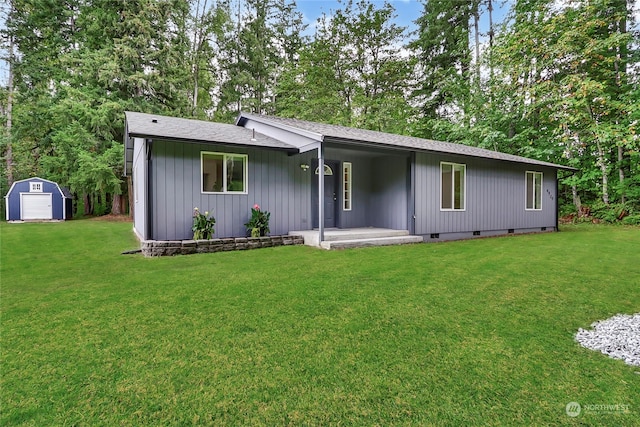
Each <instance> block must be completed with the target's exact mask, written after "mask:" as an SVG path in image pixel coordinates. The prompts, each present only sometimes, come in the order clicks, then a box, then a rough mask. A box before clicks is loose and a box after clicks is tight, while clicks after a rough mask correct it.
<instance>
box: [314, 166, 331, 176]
mask: <svg viewBox="0 0 640 427" xmlns="http://www.w3.org/2000/svg"><path fill="white" fill-rule="evenodd" d="M324 174H325V175H327V176H330V175H333V169H331V166H329V165H328V164H326V163H325V165H324ZM316 175H320V166H318V167H317V168H316Z"/></svg>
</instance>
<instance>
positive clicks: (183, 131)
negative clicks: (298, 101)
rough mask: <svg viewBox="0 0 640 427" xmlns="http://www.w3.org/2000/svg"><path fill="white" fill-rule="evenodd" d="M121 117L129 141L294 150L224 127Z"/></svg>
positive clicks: (131, 114) (134, 115) (130, 114)
mask: <svg viewBox="0 0 640 427" xmlns="http://www.w3.org/2000/svg"><path fill="white" fill-rule="evenodd" d="M124 114H125V120H126V125H125V126H126V129H127V134H128V136H130V137H138V138H162V139H171V140H179V141H184V142H193V143H198V142H206V143H210V142H215V143H218V144H220V143H223V144H232V145H244V146H257V147H264V148H276V149H283V150H295V147H294V146H292V145H289V144H287V143H285V142H282V141H279V140H277V139H274V138H270V137H268V136H266V135H262V134H260V133H258V132H253V131H251V130H250V129H245V128H241V127H238V126H234V125H231V124H227V123H216V122H208V121H204V120H192V119H180V118H176V117H168V116H161V115H158V114H146V113H135V112H132V111H126V112H125V113H124Z"/></svg>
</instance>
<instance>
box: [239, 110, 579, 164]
mask: <svg viewBox="0 0 640 427" xmlns="http://www.w3.org/2000/svg"><path fill="white" fill-rule="evenodd" d="M247 120H254V121H258V122H262V123H265V124H271V125H273V126H276V127H283V128H287V129H289V130H293V129H300V130H303V131H306V132H312V133H314V134H318V135H319V136H321V138H322V140H323V141H324V142H343V143H349V142H351V143H363V142H364V143H372V144H375V145H382V146H387V147H399V148H407V149H411V150H419V151H432V152H438V153H447V154H457V155H462V156H472V157H481V158H486V159H494V160H504V161H508V162H517V163H526V164H532V165H539V166H548V167H553V168H556V169H564V170H576V169H575V168H572V167H569V166H564V165H558V164H555V163H550V162H544V161H541V160H535V159H529V158H527V157H521V156H515V155H512V154H507V153H501V152H499V151H491V150H486V149H483V148H478V147H472V146H469V145H463V144H455V143H451V142H443V141H435V140H431V139H424V138H417V137H413V136H406V135H397V134H392V133H385V132H378V131H373V130H367V129H357V128H351V127H346V126H339V125H330V124H326V123H316V122H309V121H305V120H298V119H289V118H284V117H275V116H267V115H256V114H250V113H244V112H242V113H240V115H239V117H238V120H237V122H236V123H237V124H239V125H242V124H243V122H244V121H247Z"/></svg>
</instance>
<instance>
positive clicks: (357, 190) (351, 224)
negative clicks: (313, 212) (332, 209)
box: [338, 155, 371, 228]
mask: <svg viewBox="0 0 640 427" xmlns="http://www.w3.org/2000/svg"><path fill="white" fill-rule="evenodd" d="M341 160H342V161H343V162H350V163H351V210H350V211H345V210H344V209H343V208H344V201H343V195H342V188H343V185H344V179H343V178H342V171H340V182H339V184H338V186H339V187H340V189H341V192H340V195H339V199H338V201H339V203H340V206H339V207H340V209H339V215H338V218H339V220H338V224H339V226H340V227H341V228H357V227H367V226H369V225H370V224H369V196H370V194H371V159H368V158H366V157H360V156H354V155H349V156H346V157H345V158H343V159H341Z"/></svg>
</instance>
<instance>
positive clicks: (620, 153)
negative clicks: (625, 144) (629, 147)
mask: <svg viewBox="0 0 640 427" xmlns="http://www.w3.org/2000/svg"><path fill="white" fill-rule="evenodd" d="M623 161H624V150H623V149H622V147H621V146H618V178H619V179H620V201H621V202H622V203H625V201H626V197H625V191H624V168H623V166H622V163H623Z"/></svg>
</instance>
